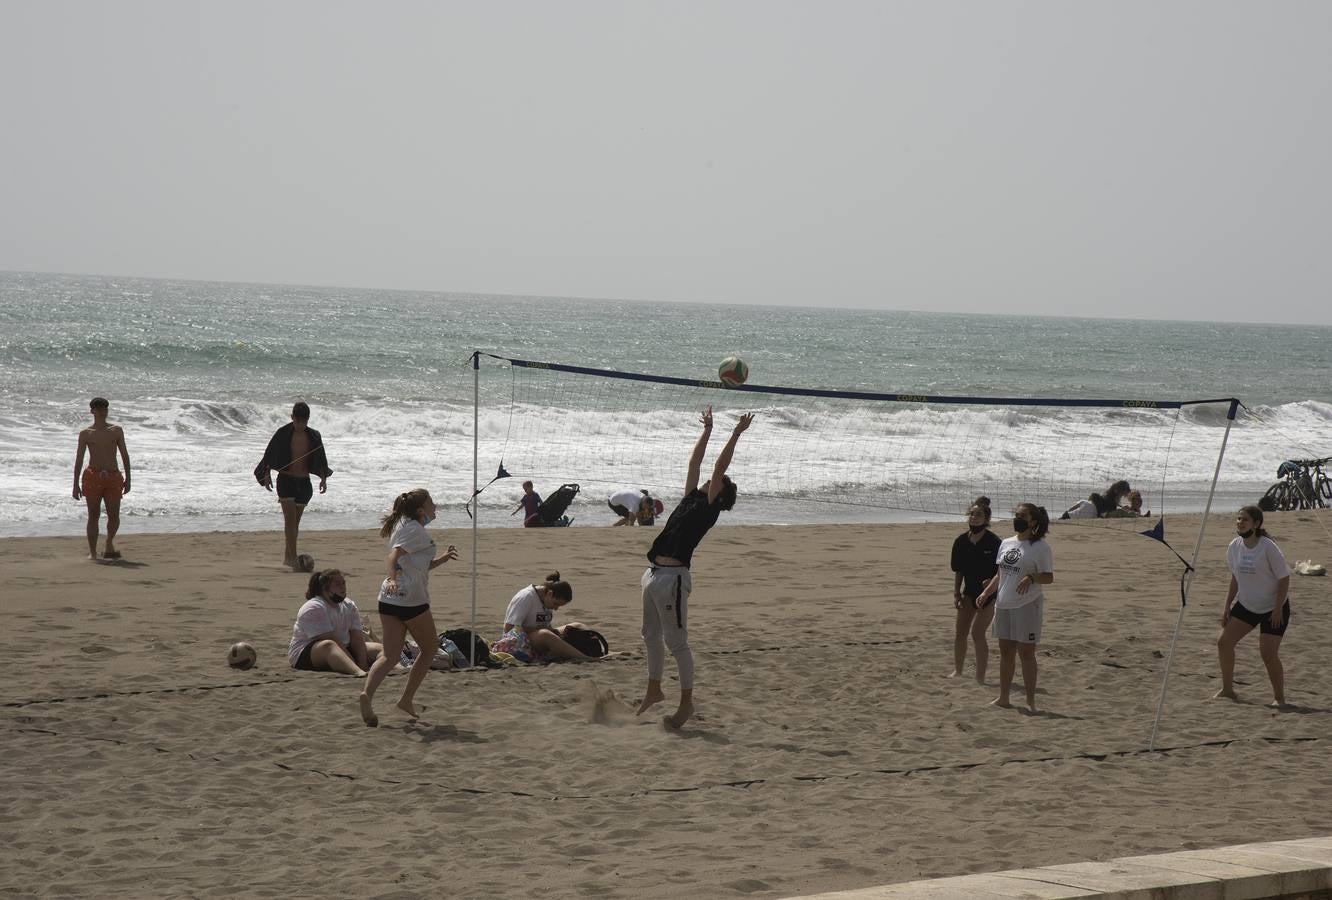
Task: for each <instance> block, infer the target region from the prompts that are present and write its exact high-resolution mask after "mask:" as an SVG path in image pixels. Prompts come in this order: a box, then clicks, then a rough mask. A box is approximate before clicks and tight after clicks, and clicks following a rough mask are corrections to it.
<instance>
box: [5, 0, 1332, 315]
mask: <svg viewBox="0 0 1332 900" xmlns="http://www.w3.org/2000/svg"><path fill="white" fill-rule="evenodd" d="M1330 50H1332V3H1329V2H1321V0H1311V2H1280V0H1278V2H1244V3H1238V2H1225V0H1202V2H1161V0H1151V2H1122V0H1117V2H1101V3H1090V2H1074V0H1056V2H1002V0H994V2H991V0H975V2H968V3H953V2H939V0H920V2H909V3H908V2H864V3H861V2H828V0H820V2H802V3H791V2H774V0H756V2H707V3H704V2H681V0H676V2H604V3H591V2H570V0H558V2H552V0H542V2H513V3H506V2H484V0H475V2H470V3H445V2H429V3H427V2H391V3H370V2H364V3H337V2H327V0H318V2H290V0H286V2H262V3H256V2H236V0H225V2H223V0H219V2H207V3H200V2H188V0H161V2H126V0H117V2H114V3H112V2H60V0H56V2H52V0H40V2H37V0H32V2H27V0H0V269H9V270H33V271H50V272H82V273H104V274H117V275H144V276H162V277H178V278H199V279H218V280H231V281H264V282H282V283H299V284H325V285H346V286H363V287H384V288H412V289H422V290H432V291H458V292H478V293H509V294H536V295H551V296H580V297H608V298H611V297H613V298H632V299H643V300H684V301H702V302H713V301H716V302H735V303H778V304H792V305H804V306H851V307H880V308H890V309H930V310H947V311H970V312H987V311H989V312H1024V313H1035V314H1051V315H1092V316H1123V317H1156V318H1184V319H1221V320H1238V321H1280V322H1312V323H1318V324H1323V325H1332V240H1330V239H1329V238H1330V232H1332V227H1330V226H1332V178H1330V177H1329V176H1330V173H1332V52H1330Z"/></svg>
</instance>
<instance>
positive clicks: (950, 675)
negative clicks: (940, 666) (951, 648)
mask: <svg viewBox="0 0 1332 900" xmlns="http://www.w3.org/2000/svg"><path fill="white" fill-rule="evenodd" d="M961 675H962V670H961V669H954V670H953V671H951V672H949V673H948V674H947V675H945V676H944V678H959V677H961Z"/></svg>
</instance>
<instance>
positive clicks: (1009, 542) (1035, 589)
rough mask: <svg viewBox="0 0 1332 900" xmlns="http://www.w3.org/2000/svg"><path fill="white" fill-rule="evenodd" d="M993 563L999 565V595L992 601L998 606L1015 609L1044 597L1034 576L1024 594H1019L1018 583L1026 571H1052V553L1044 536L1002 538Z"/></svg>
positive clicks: (1029, 572)
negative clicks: (1020, 538)
mask: <svg viewBox="0 0 1332 900" xmlns="http://www.w3.org/2000/svg"><path fill="white" fill-rule="evenodd" d="M995 564H996V565H998V567H999V599H998V600H996V601H995V604H994V605H995V606H996V607H998V608H999V609H1017V608H1018V607H1019V606H1026V605H1027V604H1028V603H1030V602H1032V601H1033V600H1040V599H1042V598H1043V597H1045V592H1044V591H1043V590H1041V586H1040V585H1039V584H1036V582H1035V580H1034V579H1033V581H1032V585H1031V587H1029V588H1027V592H1026V593H1025V594H1019V593H1018V592H1017V586H1018V582H1019V581H1021V580H1022V578H1023V576H1025V575H1032V576H1035V575H1037V574H1039V573H1041V572H1053V571H1054V553H1053V552H1051V550H1050V543H1049V542H1048V541H1046V540H1039V541H1035V542H1033V541H1020V540H1018V539H1017V537H1016V536H1014V537H1010V538H1004V542H1003V543H1002V544H1000V545H999V552H998V553H997V554H995Z"/></svg>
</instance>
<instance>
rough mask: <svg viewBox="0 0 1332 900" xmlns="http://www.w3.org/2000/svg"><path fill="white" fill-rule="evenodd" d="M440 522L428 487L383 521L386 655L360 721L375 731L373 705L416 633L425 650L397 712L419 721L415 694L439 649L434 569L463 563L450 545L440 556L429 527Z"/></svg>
mask: <svg viewBox="0 0 1332 900" xmlns="http://www.w3.org/2000/svg"><path fill="white" fill-rule="evenodd" d="M434 519H435V501H434V500H432V499H430V493H429V492H428V491H426V490H425V488H417V489H416V490H414V491H408V492H407V493H405V494H399V495H398V497H397V499H396V500H394V501H393V511H392V512H390V513H389V514H388V515H387V516H385V517H384V519H383V526H382V527H381V528H380V529H379V535H380V537H387V538H388V539H389V555H388V577H386V578H385V579H384V584H383V585H382V586H381V587H380V589H379V621H380V623H381V625H382V626H383V629H384V652H383V653H381V654H380V656H379V659H376V660H375V662H374V665H372V666H371V667H370V673H369V675H367V676H366V679H365V689H364V690H363V691H362V692H361V696H360V705H361V719H362V720H364V722H365V724H367V725H369V726H370V727H371V728H373V727H375V726H376V725H378V724H379V717H378V716H376V715H375V710H374V706H373V703H372V701H373V700H374V696H375V690H376V689H378V687H379V685H380V682H382V681H383V680H384V676H386V675H388V673H389V670H390V669H392V668H393V667H394V666H395V665H397V663H398V660H399V659H400V658H401V657H402V648H403V645H404V644H405V643H407V634H408V632H410V633H411V635H412V637H413V638H414V639H415V640H416V646H418V647H420V648H421V652H420V653H418V654H417V656H416V661H415V662H413V663H412V670H411V672H409V673H408V675H407V686H406V687H404V688H403V689H402V697H401V699H399V700H398V709H400V710H402V711H403V712H405V713H406V714H407V715H409V716H411V717H412V718H413V719H415V718H416V707H415V706H413V705H412V698H413V697H414V696H416V689H417V688H419V687H420V686H421V682H422V681H424V680H425V677H426V673H427V672H429V671H430V662H431V660H433V659H434V658H435V651H436V650H438V649H439V638H438V637H437V636H436V634H435V618H434V616H432V615H431V614H430V591H429V584H428V582H429V579H430V570H431V569H433V568H435V567H436V566H442V565H444V563H446V562H448V561H449V560H451V559H457V558H458V551H457V549H456V548H455V547H454V546H453V545H452V544H450V545H449V548H448V549H447V550H445V551H444V552H443V553H442V554H440V555H439V556H438V557H436V556H435V540H434V538H432V537H431V536H430V533H429V532H427V531H426V528H425V527H426V526H427V525H429V524H430V523H431V522H433V521H434Z"/></svg>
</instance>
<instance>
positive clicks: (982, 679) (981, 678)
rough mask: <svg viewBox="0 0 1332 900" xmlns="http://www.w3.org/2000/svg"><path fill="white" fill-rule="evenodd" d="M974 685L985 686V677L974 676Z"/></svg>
mask: <svg viewBox="0 0 1332 900" xmlns="http://www.w3.org/2000/svg"><path fill="white" fill-rule="evenodd" d="M976 683H977V684H985V676H984V675H977V676H976Z"/></svg>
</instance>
